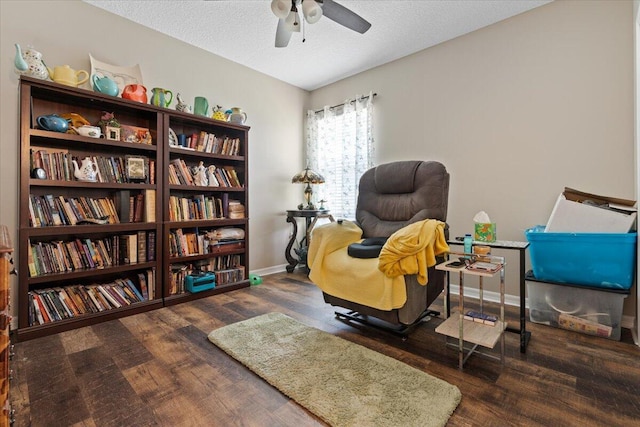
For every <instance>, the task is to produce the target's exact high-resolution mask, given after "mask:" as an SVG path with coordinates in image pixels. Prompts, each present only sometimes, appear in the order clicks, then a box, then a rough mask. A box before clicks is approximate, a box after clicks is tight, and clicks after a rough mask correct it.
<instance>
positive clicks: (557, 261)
mask: <svg viewBox="0 0 640 427" xmlns="http://www.w3.org/2000/svg"><path fill="white" fill-rule="evenodd" d="M544 229H545V227H544V226H540V225H538V226H536V227H533V228H530V229H528V230H527V231H525V236H526V237H527V240H528V241H529V243H530V246H529V254H530V255H531V267H532V268H533V274H534V275H535V277H536V278H537V279H538V280H549V281H553V282H560V283H571V284H575V285H591V286H598V287H601V288H609V289H629V288H631V285H632V284H633V277H634V274H635V260H636V242H637V236H638V233H635V232H634V233H545V232H544Z"/></svg>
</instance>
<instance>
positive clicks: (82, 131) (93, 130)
mask: <svg viewBox="0 0 640 427" xmlns="http://www.w3.org/2000/svg"><path fill="white" fill-rule="evenodd" d="M73 130H75V131H76V132H77V133H78V135H80V136H88V137H90V138H100V137H101V136H102V130H101V129H100V127H98V126H91V125H84V126H80V127H73Z"/></svg>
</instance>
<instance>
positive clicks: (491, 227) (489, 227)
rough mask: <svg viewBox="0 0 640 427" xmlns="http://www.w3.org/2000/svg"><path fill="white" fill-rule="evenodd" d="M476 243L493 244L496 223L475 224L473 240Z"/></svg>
mask: <svg viewBox="0 0 640 427" xmlns="http://www.w3.org/2000/svg"><path fill="white" fill-rule="evenodd" d="M473 240H476V241H478V242H495V241H496V223H495V222H492V223H481V222H476V223H475V236H474V239H473Z"/></svg>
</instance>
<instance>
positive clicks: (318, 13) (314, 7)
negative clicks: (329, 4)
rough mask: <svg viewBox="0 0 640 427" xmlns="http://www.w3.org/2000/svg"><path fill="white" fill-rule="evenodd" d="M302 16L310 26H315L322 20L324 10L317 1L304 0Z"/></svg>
mask: <svg viewBox="0 0 640 427" xmlns="http://www.w3.org/2000/svg"><path fill="white" fill-rule="evenodd" d="M302 14H303V15H304V19H306V20H307V22H308V23H309V24H315V23H316V22H318V21H319V20H320V18H322V8H321V7H320V5H319V4H318V3H317V2H316V1H315V0H302Z"/></svg>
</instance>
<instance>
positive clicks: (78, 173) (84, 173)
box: [71, 157, 98, 182]
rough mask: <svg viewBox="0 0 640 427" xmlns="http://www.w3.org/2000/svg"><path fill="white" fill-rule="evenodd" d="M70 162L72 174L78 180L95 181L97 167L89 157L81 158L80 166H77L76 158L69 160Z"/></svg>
mask: <svg viewBox="0 0 640 427" xmlns="http://www.w3.org/2000/svg"><path fill="white" fill-rule="evenodd" d="M71 162H72V163H73V176H75V177H76V179H77V180H78V181H90V182H96V177H97V176H98V167H97V166H96V164H95V163H93V161H92V160H91V158H89V157H85V158H84V159H82V166H78V161H77V160H76V159H73V160H71Z"/></svg>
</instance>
